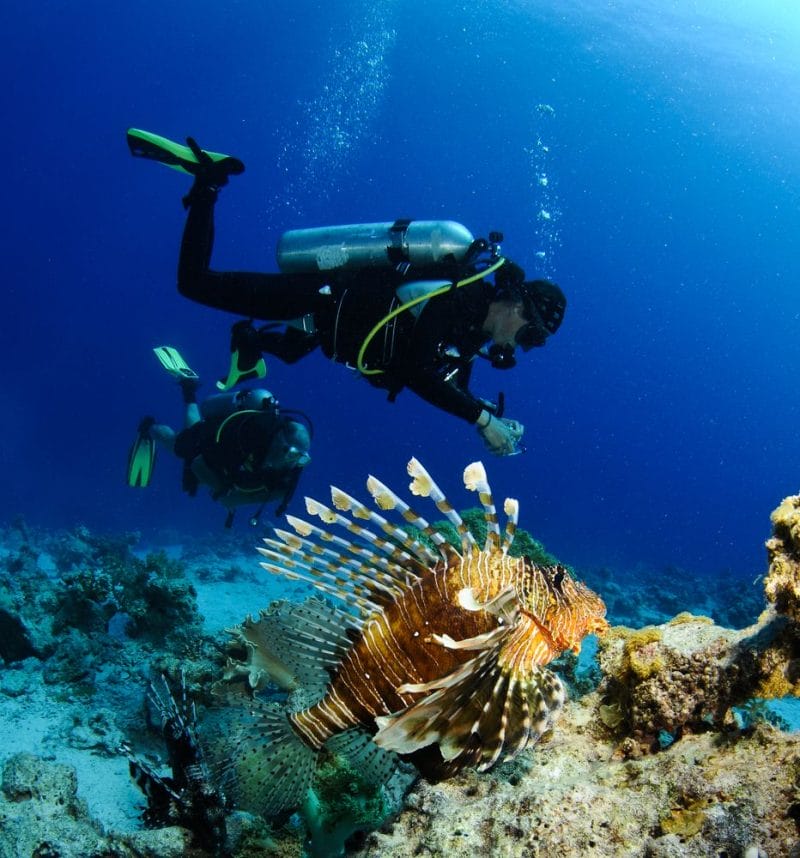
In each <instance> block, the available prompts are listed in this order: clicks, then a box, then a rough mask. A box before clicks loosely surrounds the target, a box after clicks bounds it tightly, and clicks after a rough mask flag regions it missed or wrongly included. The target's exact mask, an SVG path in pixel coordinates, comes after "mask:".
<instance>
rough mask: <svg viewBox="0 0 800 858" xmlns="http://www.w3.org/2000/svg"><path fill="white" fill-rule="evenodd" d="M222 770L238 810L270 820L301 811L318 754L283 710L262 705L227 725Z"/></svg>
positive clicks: (239, 714)
mask: <svg viewBox="0 0 800 858" xmlns="http://www.w3.org/2000/svg"><path fill="white" fill-rule="evenodd" d="M223 744H224V747H221V748H220V750H221V754H222V756H221V757H220V760H219V763H218V767H219V769H220V772H221V774H222V775H223V777H224V782H225V784H226V787H227V789H228V791H229V793H230V794H231V795H232V797H233V801H234V804H235V806H236V807H238V808H240V809H241V810H246V811H248V812H249V813H253V814H260V815H262V816H265V817H267V818H269V817H273V816H276V815H277V814H279V813H281V812H282V811H285V810H292V809H294V808H296V807H298V806H299V805H300V804H301V803H302V801H303V800H304V798H305V796H306V793H307V791H308V788H309V787H310V785H311V779H312V777H313V775H314V771H315V769H316V766H317V758H318V752H317V751H316V750H314V749H313V748H311V747H309V746H308V745H307V744H306V743H305V742H303V740H302V739H301V738H300V737H299V736H298V735H297V733H296V732H295V731H294V729H293V728H292V725H291V724H290V722H289V720H288V718H287V715H286V712H285V711H284V710H283V709H282V708H281V707H279V706H275V705H270V704H258V705H256V706H253V707H252V708H250V709H249V711H247V712H244V713H243V712H239V713H237V714H236V716H235V717H234V718H232V719H231V721H230V722H229V723H227V724H226V725H225V742H224V743H223Z"/></svg>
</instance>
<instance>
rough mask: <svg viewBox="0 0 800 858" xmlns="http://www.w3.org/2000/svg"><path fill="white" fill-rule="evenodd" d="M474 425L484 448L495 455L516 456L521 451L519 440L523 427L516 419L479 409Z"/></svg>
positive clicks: (523, 430)
mask: <svg viewBox="0 0 800 858" xmlns="http://www.w3.org/2000/svg"><path fill="white" fill-rule="evenodd" d="M475 426H476V427H477V429H478V434H479V435H480V436H481V438H483V443H484V444H485V445H486V449H487V450H489V452H490V453H494V455H495V456H516V455H517V453H521V452H522V449H521V448H520V446H519V441H520V438H522V435H523V433H524V432H525V427H524V426H523V425H522V424H521V423H518V422H517V421H516V420H508V419H506V418H504V417H495V416H494V415H492V414H490V413H489V412H488V411H481V414H480V417H478V420H477V422H476V423H475Z"/></svg>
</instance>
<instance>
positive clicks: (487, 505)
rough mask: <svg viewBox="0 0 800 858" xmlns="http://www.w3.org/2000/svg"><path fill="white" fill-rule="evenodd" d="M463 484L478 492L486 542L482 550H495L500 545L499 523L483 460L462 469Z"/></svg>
mask: <svg viewBox="0 0 800 858" xmlns="http://www.w3.org/2000/svg"><path fill="white" fill-rule="evenodd" d="M464 485H465V486H466V488H467V489H468V490H469V491H471V492H477V493H478V500H480V502H481V506H482V507H483V518H484V521H485V522H486V542H485V544H484V546H483V550H484V551H496V550H497V549H498V548H499V547H500V525H499V524H498V522H497V509H496V507H495V505H494V498H493V497H492V489H491V487H490V486H489V480H488V478H487V476H486V468H484V467H483V462H473V463H472V464H471V465H467V467H466V468H465V469H464Z"/></svg>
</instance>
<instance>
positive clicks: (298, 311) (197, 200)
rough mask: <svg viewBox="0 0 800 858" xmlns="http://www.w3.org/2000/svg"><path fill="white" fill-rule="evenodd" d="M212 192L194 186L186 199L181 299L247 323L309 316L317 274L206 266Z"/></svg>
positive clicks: (210, 241)
mask: <svg viewBox="0 0 800 858" xmlns="http://www.w3.org/2000/svg"><path fill="white" fill-rule="evenodd" d="M217 193H218V190H217V188H215V187H208V186H204V185H203V184H201V183H198V182H195V185H194V187H193V188H192V190H191V191H190V192H189V194H188V196H187V197H186V200H185V201H186V205H187V207H188V210H189V211H188V215H187V217H186V226H185V227H184V231H183V239H182V241H181V251H180V259H179V262H178V291H179V292H180V293H181V295H184V296H185V297H187V298H191V299H192V300H193V301H197V302H198V303H200V304H205V305H206V306H207V307H215V308H216V309H218V310H227V311H228V312H230V313H237V314H238V315H240V316H247V317H249V318H251V319H272V320H278V319H281V320H282V319H294V318H297V317H298V316H303V315H305V314H306V313H311V312H313V311H314V309H315V305H316V303H317V301H318V300H319V289H320V287H321V286H322V285H324V278H323V277H321V275H320V274H319V273H316V272H315V273H313V274H262V273H259V272H250V271H212V270H211V269H210V268H209V264H210V262H211V252H212V250H213V247H214V205H215V203H216V201H217Z"/></svg>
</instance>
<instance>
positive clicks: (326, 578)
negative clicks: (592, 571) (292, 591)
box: [229, 459, 608, 815]
mask: <svg viewBox="0 0 800 858" xmlns="http://www.w3.org/2000/svg"><path fill="white" fill-rule="evenodd" d="M408 473H409V475H410V476H411V477H412V481H411V485H410V490H411V492H412V494H414V495H418V496H423V497H429V498H430V499H431V500H432V501H433V502H434V504H435V505H436V508H437V509H438V510H439V511H440V512H441V513H442V514H444V515H445V516H446V517H447V519H448V520H449V521H450V522H451V523H452V524H453V525H454V526H455V527H456V529H457V531H458V533H459V536H460V540H461V550H460V551H459V550H457V549H456V548H455V547H454V546H452V545H451V544H450V543H449V542H448V541H447V540H446V539H445V537H444V536H443V535H442V534H441V533H439V532H438V531H437V530H435V529H434V528H433V527H432V526H431V525H430V524H428V522H427V521H425V519H423V518H422V517H421V516H420V515H419V514H418V513H417V512H415V511H414V510H412V509H411V508H410V507H409V506H408V505H407V504H406V503H405V502H404V501H403V500H401V498H399V497H398V496H397V495H396V494H395V493H394V492H393V491H392V490H391V489H389V488H388V487H387V486H386V485H384V484H383V483H381V482H380V481H378V480H377V479H375V478H374V477H369V479H368V480H367V489H368V491H369V493H370V494H371V495H372V498H373V500H374V502H375V504H376V505H377V507H378V509H379V510H381V511H387V510H393V511H395V512H396V513H399V515H400V516H401V517H402V519H403V521H404V522H405V523H406V524H409V525H412V526H413V527H415V528H418V529H419V530H420V531H421V532H422V533H423V534H424V535H425V536H426V537H428V538H429V539H430V540H431V541H432V543H433V544H434V545H435V547H436V549H437V551H438V554H437V553H435V552H433V551H431V550H430V549H429V548H428V547H427V546H426V545H425V544H423V543H422V542H421V541H419V540H417V539H414V538H412V537H411V536H409V534H408V533H407V532H406V531H405V530H403V529H402V528H401V527H400V526H399V525H398V524H395V523H393V522H391V521H390V520H388V519H387V518H385V517H384V516H383V515H381V514H380V513H379V512H375V511H373V510H371V509H369V508H367V507H366V506H364V505H363V504H362V503H361V502H360V501H358V500H356V499H355V498H353V497H351V496H350V495H348V494H346V493H345V492H343V491H342V490H340V489H337V488H333V487H332V489H331V494H332V504H333V505H332V507H329V506H326V505H324V504H322V503H320V502H318V501H315V500H312V499H310V498H306V509H307V511H308V513H309V515H313V516H317V517H319V518H320V519H321V520H322V522H323V523H324V524H325V525H327V526H328V527H327V528H326V527H319V526H317V525H315V524H312V523H310V522H308V521H305V520H302V519H298V518H295V517H293V516H287V521H288V522H289V524H290V525H291V526H292V528H293V529H294V531H295V532H294V533H291V532H288V531H285V530H279V529H276V531H275V537H276V538H270V539H265V540H264V542H265V547H264V548H259V549H258V550H259V552H260V553H261V554H262V556H263V558H264V561H263V562H262V563H261V565H262V566H263V568H264V569H266V570H268V571H269V572H272V573H275V574H278V575H282V576H284V577H286V578H288V579H291V580H299V581H304V582H307V583H310V584H312V585H313V586H314V587H316V588H317V589H318V590H319V591H321V592H322V593H324V594H326V595H327V596H333V597H335V598H336V599H338V600H339V601H340V602H342V603H343V604H344V610H336V609H334V610H333V613H330V611H329V609H327V606H324V603H321V602H317V603H316V604H317V606H318V607H316V608H314V607H310V606H309V607H305V608H302V609H301V608H298V609H297V611H296V612H295V614H294V615H293V617H294V619H293V620H292V621H291V622H289V621H284V622H283V624H282V625H280V633H279V634H276V633H275V627H273V628H272V630H270V628H269V621H270V619H271V616H270V615H269V614H267V613H266V612H264V613H262V616H261V618H260V619H259V620H251V619H250V618H248V619H247V621H246V622H245V623H244V624H243V625H242V626H241V627H239V629H238V630H235V631H236V633H237V635H238V636H239V639H240V642H241V643H243V644H244V645H245V647H246V649H247V650H248V652H249V654H250V656H249V658H250V664H249V668H248V669H249V671H250V672H249V680H250V685H251V687H253V688H255V689H258V688H260V687H263V685H264V684H265V682H266V679H265V678H264V676H265V673H266V674H270V673H273V674H274V673H275V672H276V669H277V672H278V673H283V682H284V687H287V688H291V687H292V681H291V679H290V678H288V679H287V677H290V676H291V675H292V673H293V672H294V673H296V674H298V675H300V674H302V673H303V672H304V671H305V673H306V674H308V675H310V674H313V672H314V668H323V669H324V670H325V671H326V672H325V674H324V676H325V680H326V682H323V683H322V684H319V683H318V687H319V688H320V690H321V691H323V689H324V693H322V696H321V698H320V699H319V700H318V702H316V703H314V705H311V706H307V707H306V708H303V709H300V710H299V711H294V712H289V713H286V712H285V711H283V710H280V709H278V708H275V707H273V706H269V705H260V706H259V704H257V703H255V705H254V706H253V708H252V709H251V711H250V720H249V722H248V723H247V724H246V725H243V726H241V727H240V728H239V729H238V731H236V733H237V734H236V735H235V736H234V742H233V747H232V750H231V752H230V756H229V759H230V761H231V763H230V764H231V766H232V768H238V769H239V770H240V771H243V770H246V771H247V775H246V777H245V779H246V780H247V781H248V783H249V784H250V786H251V787H253V788H257V791H258V792H259V793H260V798H259V801H260V805H261V810H262V812H264V813H265V814H266V815H271V814H274V813H276V812H278V811H279V810H281V809H283V808H286V807H288V806H289V805H290V804H291V803H292V802H294V801H297V800H298V799H299V798H300V796H301V795H302V792H303V790H304V789H305V787H306V786H307V785H308V783H310V780H311V776H312V774H313V771H314V767H315V765H316V760H317V757H318V755H319V753H320V752H321V751H322V749H323V748H324V747H325V746H326V745H329V743H330V742H331V740H335V739H338V740H341V739H342V737H343V736H344V735H353V729H354V728H360V729H361V732H362V734H364V735H365V739H364V742H365V743H367V744H368V746H369V748H371V750H372V751H373V752H374V755H378V749H383V750H384V751H392V752H396V753H397V754H400V755H402V756H404V757H405V758H407V759H410V760H411V761H412V762H414V763H415V764H416V765H417V767H418V768H419V769H420V770H421V771H422V772H423V773H424V774H426V775H427V776H429V777H443V776H449V775H451V774H453V773H454V772H456V771H458V770H459V769H461V768H463V767H464V766H468V765H475V766H477V767H478V769H479V770H482V771H484V770H487V769H489V768H491V767H492V766H494V765H495V764H496V763H497V762H498V761H500V760H503V759H511V758H513V757H514V756H516V755H517V754H518V753H519V752H520V751H522V750H523V749H524V748H526V747H527V746H528V745H530V744H532V743H533V742H535V741H536V740H537V739H538V738H539V736H541V734H542V733H543V732H544V731H545V730H546V729H547V728H548V727H549V725H550V724H551V722H552V720H553V718H554V717H555V715H556V714H557V713H558V711H559V710H560V708H561V707H562V705H563V703H564V698H565V691H564V687H563V685H562V683H561V680H560V679H559V678H558V677H557V676H556V675H555V674H554V673H552V672H551V671H549V670H548V669H547V668H546V667H545V665H547V664H549V663H550V662H551V661H552V660H553V659H554V658H556V657H558V656H559V655H560V654H561V653H562V652H564V651H566V650H572V651H573V652H576V653H577V652H578V651H579V650H580V646H581V641H582V640H583V638H584V637H585V636H586V635H587V634H591V633H593V632H598V633H601V632H604V631H605V630H606V629H607V628H608V625H607V623H606V621H605V619H604V617H605V611H606V609H605V605H604V603H603V601H602V600H601V599H600V597H599V596H598V595H597V594H595V593H594V592H592V591H591V590H590V589H589V588H587V587H586V586H585V585H583V584H582V583H580V582H578V581H576V580H574V579H573V578H572V576H571V575H570V574H569V572H568V571H567V570H566V569H565V568H564V567H563V566H559V565H554V566H537V565H535V564H534V563H532V562H531V561H530V560H529V559H527V558H514V557H511V556H510V555H509V554H508V549H509V548H510V546H511V543H512V541H513V539H514V534H515V532H516V529H517V520H518V509H519V505H518V502H517V501H516V500H512V499H507V500H506V501H505V504H504V511H505V514H506V518H507V520H506V525H505V530H504V533H503V534H502V535H501V533H500V528H499V524H498V516H497V512H496V510H495V506H494V501H493V499H492V494H491V489H490V488H489V485H488V482H487V478H486V472H485V470H484V467H483V465H482V464H481V463H480V462H475V463H473V464H471V465H469V466H468V467H467V468H466V470H465V472H464V484H465V486H466V487H467V489H469V490H471V491H474V492H477V494H478V497H479V499H480V502H481V504H482V506H483V509H484V516H485V520H486V524H487V537H486V543H485V545H484V546H483V548H480V547H479V546H478V545H477V544H476V542H475V539H474V538H473V536H472V535H471V534H470V532H469V531H468V530H467V528H466V526H465V525H464V523H463V522H462V520H461V518H460V516H459V515H458V513H457V512H456V511H455V510H454V509H453V507H452V505H451V504H450V502H449V501H448V500H447V498H446V497H445V495H444V493H443V492H442V491H441V489H440V488H439V487H438V486H437V485H436V483H435V482H434V481H433V479H432V478H431V476H430V475H429V474H428V472H427V471H426V470H425V469H424V468H423V466H422V465H421V464H420V463H419V462H418V461H417V460H416V459H412V460H411V461H410V462H409V464H408ZM343 513H349V514H350V515H349V517H348V516H346V515H344V514H343ZM333 525H337V526H339V527H341V528H343V529H344V530H345V531H347V532H348V533H349V534H352V536H354V537H357V539H352V538H345V537H343V536H340V535H337V534H336V533H334V532H333V527H332V526H333ZM370 528H371V529H370ZM313 601H314V600H312V602H313ZM326 611H327V613H326ZM287 616H288V615H287ZM278 638H279V640H278ZM276 653H277V654H276ZM243 672H244V671H243ZM326 686H327V687H326ZM376 746H377V747H376ZM365 748H366V745H365V746H364V747H362V748H361V751H362V753H363V752H364V751H365ZM367 750H368V749H367ZM252 791H253V790H252V789H251V792H252Z"/></svg>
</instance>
